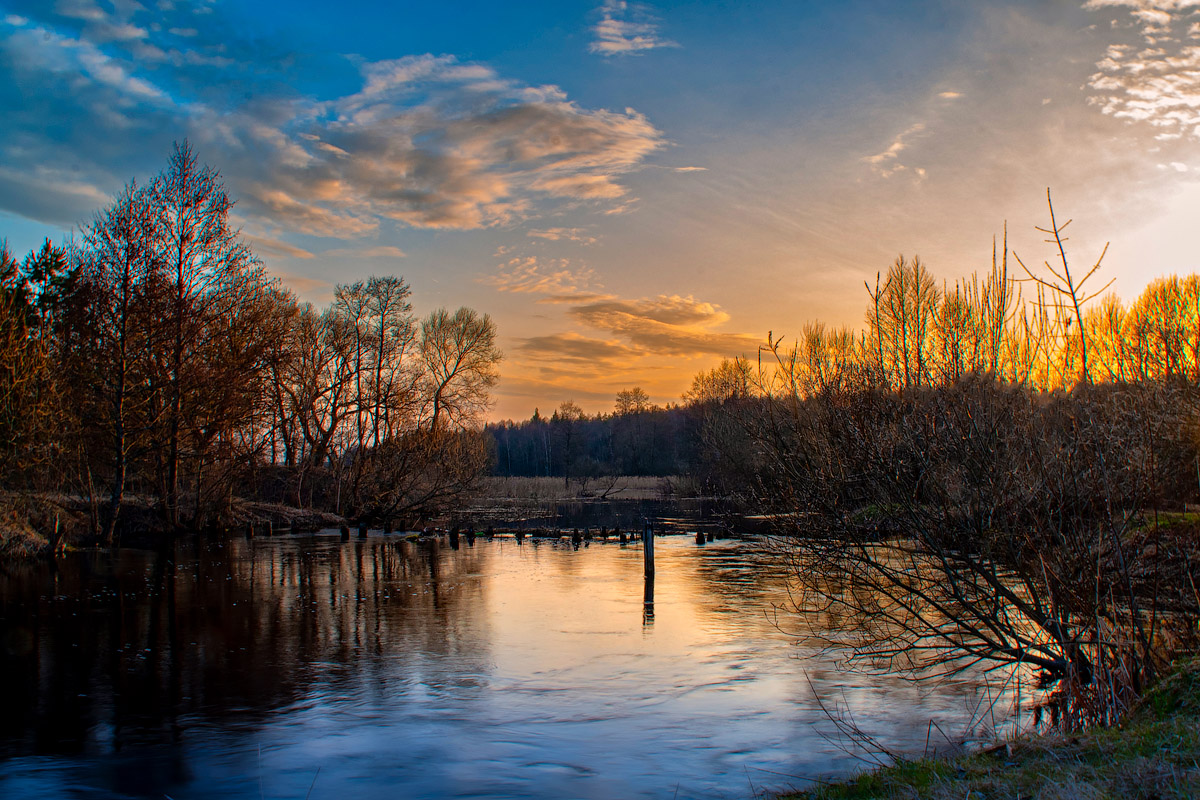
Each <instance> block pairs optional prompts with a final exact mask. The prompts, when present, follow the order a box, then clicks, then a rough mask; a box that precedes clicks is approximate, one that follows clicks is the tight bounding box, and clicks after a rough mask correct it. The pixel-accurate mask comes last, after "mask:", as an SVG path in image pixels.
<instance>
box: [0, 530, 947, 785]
mask: <svg viewBox="0 0 1200 800" xmlns="http://www.w3.org/2000/svg"><path fill="white" fill-rule="evenodd" d="M467 538H468V539H469V540H472V541H473V539H472V537H467ZM656 551H657V570H656V575H657V581H655V579H649V580H646V579H644V577H643V574H642V573H643V565H642V553H641V547H640V546H639V545H635V544H631V545H628V546H621V545H618V544H616V543H612V544H594V545H592V546H590V547H582V548H579V549H575V548H572V547H571V546H570V545H569V544H568V545H565V546H563V545H557V544H553V543H549V542H546V543H540V544H534V543H531V542H526V543H525V544H524V545H518V544H517V543H516V542H515V541H513V540H511V539H496V540H495V541H493V542H488V541H485V540H482V539H481V540H480V541H479V542H477V543H475V544H474V546H463V547H460V548H459V549H457V550H454V549H451V548H450V547H449V543H448V542H447V543H444V544H443V543H439V542H437V541H424V542H408V541H400V540H398V539H397V538H395V537H382V536H380V537H372V538H369V539H366V540H356V541H353V542H340V541H339V539H338V536H337V534H336V533H334V534H332V535H331V536H317V537H304V538H299V537H297V538H276V539H254V540H249V541H244V540H241V539H231V540H228V541H209V542H206V541H200V540H196V541H188V542H183V543H181V544H180V545H179V546H178V547H177V548H176V549H175V550H174V551H172V552H163V553H149V552H144V551H129V550H126V551H122V552H120V553H119V554H117V555H112V554H107V553H87V554H76V555H74V556H72V557H71V558H67V559H64V560H62V561H60V562H59V564H58V565H57V566H55V565H53V564H32V565H23V566H20V567H16V568H12V569H11V571H10V572H9V573H8V574H7V575H6V576H4V578H3V580H2V581H0V643H2V646H3V659H2V662H0V692H2V694H0V697H2V698H3V707H4V709H5V713H4V714H3V715H0V795H3V796H13V797H22V796H39V797H40V796H47V797H49V796H55V795H77V794H78V795H83V796H89V797H113V796H118V797H156V798H161V797H162V796H163V795H169V796H170V797H172V798H175V799H176V800H182V799H183V798H192V797H196V798H198V797H215V796H220V797H245V798H250V797H260V796H261V797H290V798H296V797H304V796H305V794H306V792H307V791H308V789H309V787H310V784H312V781H313V780H314V777H316V783H315V785H314V786H313V788H312V794H311V797H312V798H314V800H317V799H318V798H321V797H339V796H344V795H346V793H347V792H348V791H350V792H351V794H352V796H354V797H356V798H358V797H362V798H375V797H378V798H385V797H386V798H391V797H396V796H405V797H413V798H444V797H459V796H471V797H546V798H551V797H554V798H558V797H568V796H571V797H671V796H674V794H675V792H676V789H677V786H678V792H679V794H678V796H679V797H742V796H745V795H746V793H747V792H746V789H747V783H746V771H747V770H750V772H751V774H752V775H753V776H754V784H755V785H756V786H757V787H763V786H768V787H777V788H782V787H783V786H785V785H787V784H788V783H794V784H800V783H802V781H801V780H799V779H792V780H789V779H788V778H785V777H782V776H781V773H782V775H793V776H815V775H828V774H832V773H838V772H846V771H849V770H852V769H853V768H854V767H855V766H856V763H855V762H854V761H853V760H852V759H851V758H850V757H849V756H847V755H846V754H844V753H842V752H841V751H840V750H839V749H838V747H837V745H836V744H835V743H831V742H829V741H827V740H826V739H825V738H823V737H822V736H821V735H818V729H823V730H828V728H829V726H828V724H826V721H825V720H824V719H823V716H822V714H821V712H820V711H819V709H818V708H817V707H816V704H815V702H814V701H813V698H812V692H813V691H814V690H815V691H818V692H820V693H821V694H822V695H823V696H826V697H831V696H836V699H838V700H839V701H842V700H843V699H844V702H846V703H847V704H849V705H850V706H851V707H852V708H853V710H854V713H855V715H856V717H857V718H858V719H859V720H870V725H867V726H865V727H869V728H870V730H871V732H872V733H874V734H876V735H878V736H880V737H881V739H882V740H884V741H886V742H887V743H889V744H890V745H892V746H896V747H901V748H902V747H905V746H908V747H912V748H916V749H918V750H919V749H920V745H921V742H922V740H923V737H924V731H925V729H926V723H927V720H928V719H929V718H930V717H937V718H938V719H939V722H940V723H941V724H942V725H943V727H946V726H947V725H953V724H954V720H955V719H961V718H962V717H963V715H964V712H965V710H966V708H967V707H968V700H969V697H970V689H969V687H966V686H961V685H958V686H953V687H949V688H942V689H940V690H939V691H938V692H936V693H928V692H926V691H925V690H923V689H922V688H921V687H916V686H913V685H911V684H907V683H903V682H899V681H894V680H891V681H889V680H880V679H868V678H865V677H863V676H853V675H845V674H842V673H838V672H836V671H835V670H834V669H833V667H832V662H831V661H829V660H828V659H827V658H825V657H813V658H808V659H805V660H803V661H800V660H798V659H797V657H798V656H800V655H805V654H808V655H811V652H810V651H809V650H808V649H806V647H805V646H804V645H803V644H800V645H798V644H797V643H796V642H795V641H794V640H792V639H790V638H789V637H787V636H784V635H782V634H781V633H780V632H779V631H778V629H777V628H776V627H775V625H774V624H773V622H772V618H771V613H770V610H771V608H772V606H773V605H774V604H778V603H782V602H783V601H784V600H785V599H786V594H785V586H784V585H783V583H782V577H783V576H782V574H781V573H780V571H779V569H778V568H777V567H776V566H774V563H773V562H772V561H771V560H770V559H769V558H767V557H766V556H765V555H764V554H763V553H761V552H759V551H758V550H757V549H756V548H755V547H754V546H753V545H751V544H748V543H737V542H716V543H710V544H707V545H704V546H702V547H701V546H697V545H695V544H694V543H693V542H692V541H691V540H690V539H689V538H686V537H668V538H663V539H659V540H658V541H657V542H656ZM639 586H640V588H641V589H642V597H641V598H640V602H639V597H638V588H639ZM805 673H807V677H806V674H805ZM810 679H811V682H810ZM318 768H320V775H319V776H317V775H316V771H317V769H318Z"/></svg>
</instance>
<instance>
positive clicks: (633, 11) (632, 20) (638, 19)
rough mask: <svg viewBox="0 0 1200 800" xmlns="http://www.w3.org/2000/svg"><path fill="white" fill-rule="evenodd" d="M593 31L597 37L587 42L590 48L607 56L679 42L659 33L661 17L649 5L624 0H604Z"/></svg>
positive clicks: (669, 45)
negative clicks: (659, 18) (654, 14)
mask: <svg viewBox="0 0 1200 800" xmlns="http://www.w3.org/2000/svg"><path fill="white" fill-rule="evenodd" d="M592 33H594V34H595V36H596V38H595V40H594V41H593V42H592V43H591V44H590V45H588V50H590V51H591V52H593V53H599V54H600V55H604V56H615V55H629V54H631V53H641V52H642V51H645V50H653V49H654V48H656V47H678V46H679V45H678V44H677V43H675V42H672V41H671V40H670V39H664V38H662V37H661V36H659V35H658V21H657V20H656V19H655V18H654V17H653V15H652V14H651V13H650V11H649V9H648V8H647V7H646V6H644V5H642V4H640V3H629V2H625V0H605V2H604V5H602V6H601V7H600V21H599V22H597V23H596V26H595V27H594V28H592Z"/></svg>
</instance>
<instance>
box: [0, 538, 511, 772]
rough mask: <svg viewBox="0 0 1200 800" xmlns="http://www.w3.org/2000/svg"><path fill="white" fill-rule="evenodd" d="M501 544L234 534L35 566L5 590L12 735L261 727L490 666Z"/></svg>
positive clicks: (6, 727) (45, 741)
mask: <svg viewBox="0 0 1200 800" xmlns="http://www.w3.org/2000/svg"><path fill="white" fill-rule="evenodd" d="M297 545H299V546H297ZM486 552H487V551H486V550H485V549H482V548H477V549H474V550H463V551H459V552H453V551H450V550H448V549H441V548H440V547H438V546H437V545H436V544H433V545H432V546H431V545H430V544H414V543H408V542H396V541H388V540H368V541H366V542H356V543H355V544H354V545H353V546H338V545H337V544H334V543H328V544H325V543H321V542H317V543H315V544H312V545H311V546H304V545H303V544H301V543H295V544H294V543H292V542H272V541H263V540H258V541H252V542H243V541H241V540H233V541H229V542H226V543H223V544H220V543H201V542H188V543H185V544H181V545H180V546H179V548H178V550H177V551H176V552H175V553H173V554H170V553H166V552H162V553H159V554H157V555H151V554H147V553H142V552H135V551H123V552H121V553H120V554H119V555H118V556H116V559H115V560H110V559H108V558H106V557H104V556H101V555H91V554H89V555H87V556H83V557H80V558H72V559H67V560H65V561H62V562H60V567H59V568H58V569H57V570H56V568H55V567H54V565H51V564H31V565H26V566H23V567H21V568H20V569H19V571H18V572H17V573H15V574H14V575H12V576H11V577H10V579H9V580H8V582H7V584H6V585H5V588H4V591H3V596H2V597H0V603H3V605H2V607H3V609H4V614H3V617H2V618H3V622H0V641H2V642H3V643H4V646H5V648H6V656H5V658H4V659H3V660H2V661H0V680H3V685H4V686H5V687H6V689H5V691H6V694H7V696H6V698H5V707H6V713H5V714H4V715H2V720H0V736H2V737H3V739H4V740H5V741H7V742H9V743H10V745H9V746H10V747H15V748H17V749H18V750H32V751H35V752H47V751H50V752H53V751H63V752H78V751H80V750H82V749H84V748H85V747H88V746H89V737H91V736H93V732H92V731H93V726H97V725H99V726H101V727H102V728H108V729H110V730H111V731H112V735H113V738H112V746H113V747H114V748H117V749H119V748H120V747H122V746H126V745H130V746H132V745H136V744H138V743H143V742H153V741H162V740H163V739H167V738H169V739H175V738H177V737H178V735H179V732H180V730H181V729H182V728H183V727H186V726H187V725H190V724H194V721H195V720H197V719H198V720H211V719H221V720H223V723H222V724H224V725H229V723H230V721H232V722H235V723H236V722H237V718H239V717H247V716H249V717H250V718H251V719H250V721H251V722H254V721H257V719H259V718H260V716H259V715H263V714H269V713H270V712H271V710H272V709H274V708H278V707H279V706H282V705H286V704H288V703H292V702H295V701H297V700H298V699H299V698H301V697H302V696H304V695H306V694H310V693H312V692H313V691H314V690H315V689H317V687H318V686H325V687H326V688H327V689H328V691H330V692H334V693H342V692H348V691H352V687H353V685H354V684H355V683H357V682H358V681H359V680H360V679H361V676H364V675H367V676H370V677H371V678H372V680H374V681H380V682H385V681H390V680H403V681H406V682H408V681H411V682H437V683H444V682H447V681H453V680H455V679H456V674H451V671H452V672H453V673H458V672H466V673H469V674H470V675H471V676H472V678H473V679H474V678H475V677H476V676H478V675H479V674H481V673H484V672H485V671H486V665H487V664H488V662H489V656H488V653H487V647H486V644H485V642H484V640H483V639H481V638H480V637H478V636H473V635H471V634H470V631H471V629H472V628H471V625H469V624H467V622H468V619H467V618H468V616H469V615H471V613H472V611H473V609H474V608H475V607H476V606H478V605H479V603H480V601H481V598H482V583H481V579H480V577H479V576H480V574H481V572H482V570H481V564H480V562H481V560H482V559H483V558H485V557H486V556H485V554H486ZM50 587H52V588H50ZM39 595H42V597H41V599H39ZM447 631H453V635H447ZM412 653H420V654H422V657H420V658H410V657H408V656H409V654H412ZM430 655H432V656H433V658H430V657H428V656H430ZM441 657H445V658H441ZM317 665H321V666H317ZM447 665H453V666H447ZM231 718H232V719H231Z"/></svg>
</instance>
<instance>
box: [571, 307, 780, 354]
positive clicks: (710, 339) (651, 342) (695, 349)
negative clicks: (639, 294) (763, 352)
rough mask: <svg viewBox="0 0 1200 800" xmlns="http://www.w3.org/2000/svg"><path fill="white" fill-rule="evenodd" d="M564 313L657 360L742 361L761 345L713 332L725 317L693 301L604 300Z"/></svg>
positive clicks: (743, 337) (751, 339) (753, 339)
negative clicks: (725, 357) (740, 358)
mask: <svg viewBox="0 0 1200 800" xmlns="http://www.w3.org/2000/svg"><path fill="white" fill-rule="evenodd" d="M568 313H569V314H570V316H572V317H573V318H574V319H575V320H577V321H578V322H580V323H582V324H584V325H587V326H588V327H591V328H595V329H597V330H602V331H608V332H610V333H615V334H618V335H620V336H622V337H624V338H626V339H627V340H628V341H629V342H630V343H631V344H632V345H634V346H636V347H638V348H640V349H642V350H643V351H646V352H651V353H655V354H659V355H675V356H698V355H740V354H742V353H746V352H753V351H755V350H757V348H758V345H759V343H760V340H759V339H758V338H757V337H754V336H747V335H743V334H737V333H720V332H716V331H714V330H712V328H714V327H716V326H718V325H721V324H723V323H725V322H728V320H729V315H728V314H726V313H725V312H724V311H722V310H721V309H720V308H719V307H718V306H716V305H714V304H712V303H708V302H703V301H699V300H696V299H695V298H693V297H691V296H688V297H681V296H679V295H670V296H668V295H660V296H659V297H656V298H644V299H641V300H620V299H605V300H599V301H596V302H590V303H585V304H582V305H578V306H575V307H574V308H572V309H570V311H569V312H568Z"/></svg>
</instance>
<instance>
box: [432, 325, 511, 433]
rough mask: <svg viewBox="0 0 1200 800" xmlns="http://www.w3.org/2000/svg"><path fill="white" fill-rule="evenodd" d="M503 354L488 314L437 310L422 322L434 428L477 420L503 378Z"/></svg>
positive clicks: (494, 327) (435, 430)
mask: <svg viewBox="0 0 1200 800" xmlns="http://www.w3.org/2000/svg"><path fill="white" fill-rule="evenodd" d="M503 357H504V356H503V354H502V353H501V352H500V349H499V348H498V347H497V346H496V323H494V322H492V318H491V317H489V316H488V315H487V314H483V315H480V314H479V313H478V312H476V311H474V310H473V309H470V308H460V309H458V310H457V311H455V312H454V313H453V314H451V313H450V312H449V311H447V310H446V309H444V308H442V309H438V310H437V311H434V312H433V313H431V314H430V315H429V316H428V317H426V318H425V319H424V320H423V321H422V322H421V359H422V361H423V363H424V366H425V387H426V388H425V398H426V399H425V407H426V418H427V419H428V420H429V429H430V430H431V431H434V432H437V431H439V430H442V429H443V428H444V427H446V426H447V425H449V424H454V425H459V426H464V425H469V424H471V423H473V422H474V421H475V420H476V419H477V418H478V416H479V415H480V414H481V413H482V412H483V411H484V409H486V408H487V405H488V402H489V398H488V391H489V390H490V389H491V388H492V387H493V386H494V385H495V384H496V381H497V380H499V378H500V372H499V369H498V365H499V363H500V360H501V359H502V358H503Z"/></svg>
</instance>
